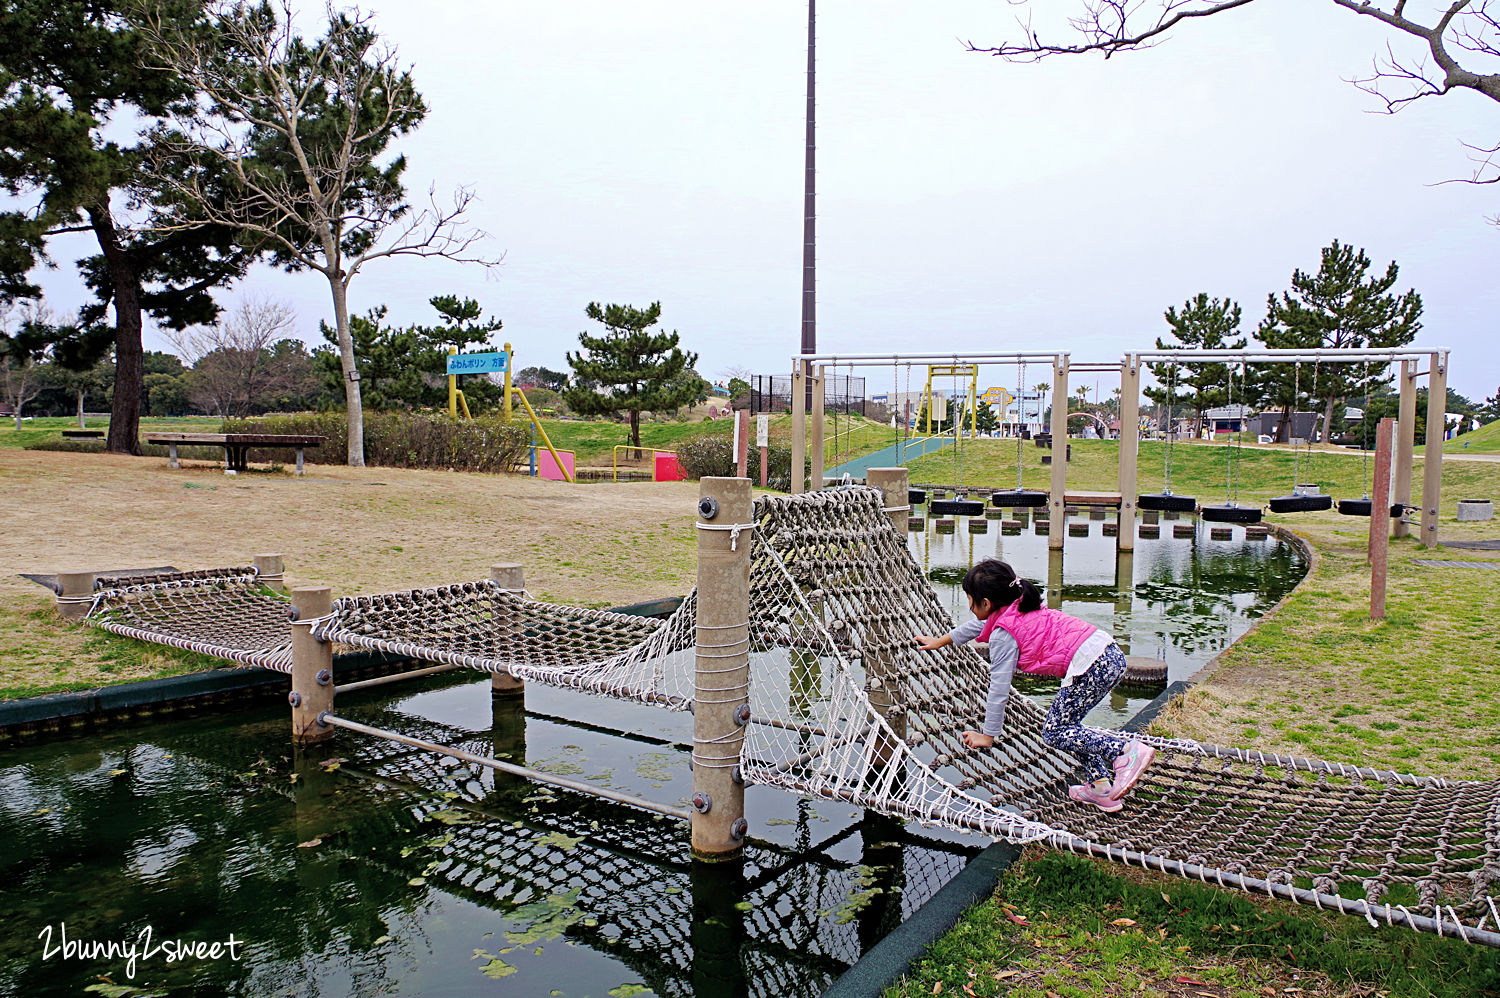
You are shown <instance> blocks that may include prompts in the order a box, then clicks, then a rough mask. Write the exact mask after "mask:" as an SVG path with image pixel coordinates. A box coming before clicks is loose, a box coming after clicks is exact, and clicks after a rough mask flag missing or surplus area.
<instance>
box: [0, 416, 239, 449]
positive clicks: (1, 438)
mask: <svg viewBox="0 0 1500 998" xmlns="http://www.w3.org/2000/svg"><path fill="white" fill-rule="evenodd" d="M223 422H224V421H223V420H221V419H219V418H218V417H217V416H143V417H141V435H142V436H144V435H145V434H147V433H163V432H181V433H217V432H219V427H220V425H222V423H223ZM83 425H84V428H85V429H90V430H108V429H109V420H107V419H88V420H85V421H84V424H83ZM77 427H78V419H77V417H76V416H37V417H34V418H33V417H29V416H28V417H26V418H24V419H22V421H21V428H20V429H19V430H18V429H16V421H15V418H14V417H0V450H24V449H25V448H27V447H30V446H31V445H32V444H37V443H42V442H44V441H48V440H61V439H63V436H62V431H63V430H72V429H76V428H77Z"/></svg>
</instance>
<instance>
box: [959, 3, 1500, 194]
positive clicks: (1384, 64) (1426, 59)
mask: <svg viewBox="0 0 1500 998" xmlns="http://www.w3.org/2000/svg"><path fill="white" fill-rule="evenodd" d="M1008 2H1009V3H1010V5H1011V6H1013V7H1017V8H1021V9H1022V11H1021V13H1019V14H1018V15H1017V19H1016V20H1017V24H1018V25H1019V27H1020V29H1021V32H1022V35H1021V39H1020V40H1019V41H1014V42H1002V43H1000V44H999V45H995V46H979V45H976V44H974V43H973V42H965V43H964V44H965V46H966V48H967V49H968V50H969V51H971V52H981V53H987V54H989V55H995V56H999V57H1000V58H1003V59H1006V60H1008V61H1011V62H1020V63H1031V62H1037V61H1040V60H1042V59H1046V58H1050V57H1052V56H1057V55H1081V54H1084V53H1089V52H1098V53H1102V54H1103V55H1104V57H1105V58H1109V57H1110V56H1112V55H1114V54H1115V53H1116V52H1122V51H1132V50H1135V49H1144V48H1151V47H1153V46H1154V45H1156V44H1159V43H1160V42H1161V41H1162V40H1163V38H1164V37H1165V36H1166V34H1167V33H1168V32H1169V31H1171V30H1172V29H1173V28H1175V27H1177V26H1178V25H1180V24H1182V23H1184V22H1186V21H1190V20H1195V19H1202V18H1206V17H1212V16H1214V15H1215V14H1222V13H1225V12H1226V11H1231V10H1234V9H1236V8H1239V7H1244V6H1247V5H1248V4H1250V3H1252V2H1253V0H1074V3H1075V4H1076V6H1075V7H1074V8H1073V9H1074V10H1075V11H1076V13H1074V14H1070V15H1069V14H1064V15H1058V14H1057V13H1056V11H1057V6H1056V5H1052V4H1049V5H1047V6H1045V7H1043V6H1042V5H1041V4H1040V3H1037V4H1036V5H1035V6H1034V5H1033V0H1008ZM1298 2H1299V3H1303V4H1305V3H1310V2H1311V0H1298ZM1327 2H1330V3H1332V4H1334V5H1335V6H1338V7H1342V8H1344V9H1345V10H1347V11H1350V12H1351V13H1353V14H1356V15H1358V16H1360V17H1368V18H1372V19H1374V20H1376V21H1379V22H1380V23H1381V24H1384V25H1386V26H1387V27H1389V28H1391V29H1392V30H1393V31H1396V32H1398V33H1400V34H1402V35H1405V36H1407V37H1410V38H1413V39H1416V40H1417V41H1419V42H1420V43H1421V44H1422V46H1423V49H1424V51H1423V52H1422V53H1421V54H1419V55H1416V56H1405V55H1398V54H1397V52H1396V50H1395V49H1394V48H1393V47H1392V46H1391V45H1390V44H1387V46H1386V52H1385V55H1384V57H1383V58H1377V59H1375V61H1374V64H1373V71H1372V72H1371V73H1370V75H1368V76H1363V77H1355V78H1352V79H1349V80H1348V82H1349V83H1351V84H1353V85H1354V86H1356V87H1358V88H1359V89H1361V90H1363V91H1365V92H1366V93H1368V94H1370V95H1372V96H1374V97H1375V98H1376V99H1377V100H1379V101H1380V102H1381V104H1382V105H1383V107H1382V108H1381V110H1382V111H1383V112H1384V113H1387V114H1394V113H1395V112H1397V111H1399V110H1401V109H1402V108H1403V107H1406V106H1407V105H1409V104H1412V103H1414V102H1416V101H1419V100H1423V99H1425V98H1428V97H1438V96H1444V95H1447V94H1449V93H1452V92H1453V91H1455V90H1470V91H1473V92H1475V93H1478V94H1481V95H1483V96H1485V97H1487V98H1489V99H1490V100H1492V101H1496V102H1497V103H1500V65H1495V64H1494V63H1496V62H1497V61H1500V15H1497V14H1496V9H1497V8H1500V0H1447V2H1444V3H1438V4H1432V5H1427V9H1426V10H1425V11H1424V12H1423V13H1420V14H1408V12H1407V0H1395V2H1394V3H1392V2H1391V0H1382V2H1373V0H1327ZM1037 9H1042V10H1046V11H1047V13H1048V14H1049V15H1052V16H1054V17H1060V18H1061V20H1060V21H1058V22H1056V23H1055V26H1056V27H1057V28H1058V29H1059V30H1060V32H1061V34H1062V35H1063V36H1064V38H1063V40H1062V41H1054V40H1049V41H1046V42H1044V41H1042V39H1041V38H1040V36H1039V33H1038V30H1037V27H1036V23H1035V18H1034V17H1033V12H1034V11H1035V10H1037ZM1050 27H1051V26H1049V29H1050ZM1461 57H1462V59H1464V60H1467V62H1468V65H1465V64H1464V62H1463V61H1461ZM1475 59H1477V60H1479V62H1478V63H1476V62H1474V60H1475ZM1468 148H1469V149H1470V150H1472V151H1474V152H1476V153H1479V154H1480V155H1479V156H1477V157H1471V158H1474V160H1475V162H1476V163H1477V164H1478V165H1477V167H1476V169H1475V171H1474V176H1473V178H1471V179H1469V180H1467V181H1465V182H1467V183H1493V182H1495V179H1496V174H1495V170H1496V162H1495V155H1496V154H1495V152H1494V150H1493V149H1492V148H1488V147H1481V146H1473V145H1469V146H1468Z"/></svg>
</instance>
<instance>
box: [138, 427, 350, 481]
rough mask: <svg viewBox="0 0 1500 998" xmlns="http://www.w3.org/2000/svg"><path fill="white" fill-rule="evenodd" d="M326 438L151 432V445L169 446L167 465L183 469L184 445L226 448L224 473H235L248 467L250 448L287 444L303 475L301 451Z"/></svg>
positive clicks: (298, 470) (315, 436) (292, 434)
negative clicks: (179, 453) (180, 453)
mask: <svg viewBox="0 0 1500 998" xmlns="http://www.w3.org/2000/svg"><path fill="white" fill-rule="evenodd" d="M327 439H328V438H327V437H324V436H317V435H314V434H305V433H148V434H146V442H147V443H148V444H166V445H167V467H169V468H181V467H182V462H181V461H179V460H178V459H177V448H178V447H184V446H194V445H197V446H207V447H223V448H224V473H225V474H226V475H229V474H236V473H238V472H241V471H244V470H245V461H246V452H247V451H249V450H250V448H251V447H285V448H288V449H293V448H295V449H296V451H297V474H299V475H301V474H304V473H305V472H304V470H303V465H302V452H303V451H304V450H305V449H306V448H308V447H316V446H318V445H319V444H321V443H322V442H323V441H325V440H327Z"/></svg>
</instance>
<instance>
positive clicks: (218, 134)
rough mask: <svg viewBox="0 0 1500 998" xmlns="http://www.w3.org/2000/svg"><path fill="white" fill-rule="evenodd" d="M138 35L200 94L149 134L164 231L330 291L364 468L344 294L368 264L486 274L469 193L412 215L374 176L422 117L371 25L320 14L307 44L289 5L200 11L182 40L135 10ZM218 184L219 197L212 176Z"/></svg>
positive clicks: (394, 186)
mask: <svg viewBox="0 0 1500 998" xmlns="http://www.w3.org/2000/svg"><path fill="white" fill-rule="evenodd" d="M137 3H138V4H139V5H140V9H139V11H138V16H139V19H140V21H141V22H142V24H143V26H144V27H143V31H144V33H145V34H146V36H147V38H148V39H149V40H150V42H151V44H152V48H153V51H154V52H155V54H156V56H157V59H158V64H157V66H156V67H154V68H157V69H159V70H161V71H164V72H172V73H176V74H179V75H180V76H182V77H183V78H184V79H185V80H187V81H188V82H189V83H190V84H191V85H192V86H193V87H194V88H195V89H196V90H197V91H198V92H199V93H200V94H201V95H202V98H201V100H200V108H199V113H197V114H195V115H193V116H191V117H187V118H180V119H178V120H176V121H174V122H173V123H172V126H171V127H170V128H164V129H163V130H162V131H161V133H160V134H159V136H158V139H159V143H158V145H159V147H160V148H161V149H162V150H164V152H163V157H162V160H161V161H160V162H159V163H158V164H156V165H157V166H158V172H160V173H161V174H162V175H163V178H164V181H165V183H167V184H168V186H169V187H170V188H171V190H172V192H173V193H174V194H175V195H176V197H177V199H178V200H179V202H180V205H181V207H180V209H179V211H178V212H176V213H175V214H174V215H173V216H172V217H170V218H169V219H168V220H167V221H165V222H164V223H162V224H163V225H164V226H165V227H167V228H183V227H189V226H194V225H201V224H203V223H204V222H213V223H217V224H220V225H228V226H233V227H235V228H237V229H239V230H240V231H242V232H245V233H247V234H248V235H250V236H251V237H253V239H254V240H256V241H257V242H258V243H259V244H260V245H262V246H264V247H266V248H267V250H268V251H270V252H271V253H272V254H273V255H274V256H275V257H276V258H277V260H278V262H280V263H282V264H283V265H285V266H286V267H287V268H288V269H293V270H297V269H307V270H314V271H317V272H318V273H320V274H322V275H323V277H324V279H325V280H327V281H328V284H329V289H330V292H331V294H332V298H333V306H334V319H335V325H336V328H337V330H338V343H339V354H340V358H341V363H342V367H343V371H344V381H345V396H346V399H347V402H348V407H349V420H350V433H349V463H350V464H351V465H355V466H359V465H362V464H363V462H364V457H363V449H364V447H363V417H362V414H361V412H360V408H361V403H360V387H359V374H358V371H357V370H356V367H355V358H354V345H353V340H352V337H351V335H350V332H349V308H348V289H349V283H350V281H352V280H353V278H354V275H356V274H357V273H359V271H360V270H361V268H362V267H363V266H364V265H365V264H366V263H369V262H370V261H373V260H379V259H384V258H388V257H397V256H415V257H443V258H445V259H450V260H455V261H459V262H464V263H477V264H479V265H481V266H484V267H494V266H497V265H498V264H499V262H500V258H498V257H487V256H483V255H481V254H479V253H478V252H475V248H476V247H477V246H478V244H479V243H480V242H481V241H482V240H484V239H485V238H487V236H486V233H484V232H483V231H482V230H480V229H477V228H473V227H469V226H466V224H465V219H466V217H467V212H468V209H469V206H470V205H471V204H472V202H473V199H474V195H473V193H472V191H470V190H467V189H464V188H460V189H459V190H458V191H456V192H455V194H454V196H453V203H452V205H451V206H449V207H440V206H439V205H438V204H437V201H436V200H435V198H432V197H431V194H430V192H429V202H430V207H429V208H427V209H425V210H423V211H421V212H418V213H415V214H413V212H412V211H411V208H410V205H409V204H408V203H407V200H406V194H405V191H404V190H403V188H402V186H401V181H400V176H401V172H402V170H403V169H404V167H405V160H404V159H403V158H401V157H395V158H393V159H391V160H390V161H388V162H386V163H384V164H381V163H377V162H376V160H377V158H378V157H380V156H382V155H384V154H385V151H386V148H387V146H388V145H389V144H390V143H391V142H392V141H393V140H395V139H397V138H399V137H400V136H402V135H404V134H405V133H407V132H409V131H411V130H412V129H413V128H415V127H416V126H417V125H418V124H419V123H420V122H421V120H422V118H423V117H424V116H425V115H426V112H427V109H426V105H425V104H424V103H423V101H422V97H421V94H419V93H418V92H417V90H416V88H415V86H414V85H413V83H412V80H411V75H410V72H409V71H408V70H406V69H404V68H402V67H401V65H400V64H399V63H398V62H397V59H396V53H395V50H394V49H392V48H390V47H389V46H388V45H385V44H384V43H383V42H382V41H381V39H380V36H379V35H378V34H377V33H376V31H375V30H374V27H373V24H372V23H371V20H370V17H369V15H367V14H365V13H362V12H360V11H358V10H349V11H340V10H337V9H335V8H334V7H333V6H332V5H331V4H330V5H329V6H328V7H326V8H325V20H326V30H325V34H324V35H323V37H321V38H319V39H316V40H308V39H304V38H303V37H302V36H300V35H299V34H298V33H297V30H296V27H295V24H294V17H293V10H292V5H291V0H277V2H276V3H275V4H274V5H273V4H271V3H261V4H259V5H255V4H250V3H246V2H243V0H211V2H210V3H208V5H207V7H206V10H207V12H208V13H207V18H208V19H207V23H205V24H200V25H198V26H196V27H195V28H194V29H193V30H191V31H187V30H182V29H180V28H178V27H176V26H175V24H174V22H171V21H169V20H167V19H165V18H163V17H161V16H159V13H158V4H159V3H160V0H137ZM226 174H227V176H228V177H229V182H230V190H229V191H228V193H227V194H223V193H221V192H219V191H218V190H217V189H215V188H214V187H212V186H211V185H212V184H213V183H214V182H215V178H217V177H219V176H221V175H226Z"/></svg>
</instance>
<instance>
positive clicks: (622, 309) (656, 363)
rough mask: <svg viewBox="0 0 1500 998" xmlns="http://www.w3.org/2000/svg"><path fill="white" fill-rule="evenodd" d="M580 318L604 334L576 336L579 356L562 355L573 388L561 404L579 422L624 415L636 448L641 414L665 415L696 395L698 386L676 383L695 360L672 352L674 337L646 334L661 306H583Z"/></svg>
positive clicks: (565, 394)
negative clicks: (580, 417) (598, 324)
mask: <svg viewBox="0 0 1500 998" xmlns="http://www.w3.org/2000/svg"><path fill="white" fill-rule="evenodd" d="M584 314H586V315H587V316H588V317H589V318H590V319H593V320H594V321H595V322H602V323H604V330H605V331H604V335H603V336H590V335H589V334H588V333H579V334H578V342H579V344H580V345H582V347H583V350H582V351H580V352H579V353H576V354H575V353H572V352H569V354H568V364H569V366H571V367H572V368H573V381H574V385H573V387H572V388H569V389H568V390H567V391H565V392H563V399H564V400H565V401H566V402H567V403H568V405H569V406H570V407H571V408H572V409H573V411H574V412H577V413H578V414H580V415H584V416H618V415H619V414H620V413H622V412H623V413H627V414H629V416H630V443H631V444H632V445H633V446H636V447H639V446H640V445H641V413H642V412H669V411H671V410H674V409H677V408H679V407H681V406H683V405H686V404H688V403H689V402H691V401H693V399H695V398H697V397H698V396H699V395H701V394H702V391H703V388H702V387H701V386H700V385H697V384H692V383H690V382H689V381H688V380H685V379H680V378H679V377H678V376H679V375H680V374H682V373H683V372H684V371H685V370H687V369H688V368H691V367H692V366H693V365H695V364H696V363H698V355H697V354H695V353H683V352H682V350H680V349H678V346H677V342H678V338H677V333H676V332H675V331H673V332H670V333H652V332H649V331H648V330H650V328H651V327H652V326H654V325H656V323H657V322H658V321H660V319H661V302H652V303H651V304H650V306H648V307H647V308H644V309H639V308H635V307H633V306H631V305H605V306H602V307H601V306H600V305H599V304H598V303H597V302H589V305H588V307H587V308H586V309H584ZM698 380H699V381H700V382H701V381H702V379H701V378H700V379H698Z"/></svg>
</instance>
